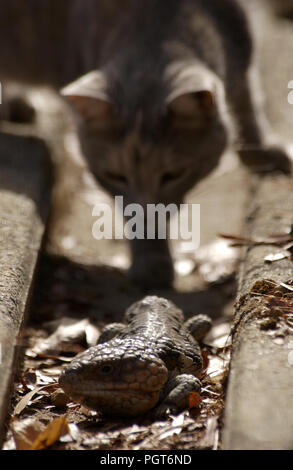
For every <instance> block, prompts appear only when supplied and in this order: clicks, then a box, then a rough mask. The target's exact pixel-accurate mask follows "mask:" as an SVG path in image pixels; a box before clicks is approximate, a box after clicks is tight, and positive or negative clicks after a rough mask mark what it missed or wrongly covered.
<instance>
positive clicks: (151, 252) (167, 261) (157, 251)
mask: <svg viewBox="0 0 293 470" xmlns="http://www.w3.org/2000/svg"><path fill="white" fill-rule="evenodd" d="M130 247H131V255H132V266H131V268H130V271H129V275H130V278H131V280H132V281H133V282H134V283H137V284H139V285H141V286H143V287H146V288H148V287H169V286H170V285H171V284H172V281H173V278H174V271H173V262H172V258H171V255H170V251H169V247H168V241H167V240H164V239H155V240H148V239H142V240H139V239H134V240H131V241H130Z"/></svg>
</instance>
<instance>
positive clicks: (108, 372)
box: [101, 365, 113, 375]
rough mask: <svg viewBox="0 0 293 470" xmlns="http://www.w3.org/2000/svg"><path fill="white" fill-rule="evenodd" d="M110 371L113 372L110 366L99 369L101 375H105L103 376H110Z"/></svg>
mask: <svg viewBox="0 0 293 470" xmlns="http://www.w3.org/2000/svg"><path fill="white" fill-rule="evenodd" d="M112 370H113V367H112V366H110V365H105V366H102V367H101V372H102V374H105V375H106V374H110V373H111V372H112Z"/></svg>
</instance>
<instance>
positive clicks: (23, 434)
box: [11, 417, 44, 450]
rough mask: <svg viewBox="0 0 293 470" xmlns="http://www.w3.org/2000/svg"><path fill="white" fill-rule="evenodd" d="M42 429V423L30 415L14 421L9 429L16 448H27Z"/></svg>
mask: <svg viewBox="0 0 293 470" xmlns="http://www.w3.org/2000/svg"><path fill="white" fill-rule="evenodd" d="M43 429H44V424H42V423H41V422H40V421H37V420H36V419H34V418H31V417H29V418H26V419H24V420H17V421H14V422H13V424H12V427H11V430H12V435H13V439H14V442H15V445H16V449H17V450H28V449H29V448H30V447H31V445H32V443H33V442H34V441H35V439H36V438H37V436H38V435H39V434H40V432H42V431H43Z"/></svg>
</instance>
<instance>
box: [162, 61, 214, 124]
mask: <svg viewBox="0 0 293 470" xmlns="http://www.w3.org/2000/svg"><path fill="white" fill-rule="evenodd" d="M167 76H168V79H169V82H171V92H170V94H169V96H168V98H167V108H168V110H169V111H170V112H171V114H173V115H174V116H175V117H178V118H179V119H182V121H183V122H184V121H186V123H188V120H190V121H191V122H192V121H193V122H195V121H198V122H200V121H203V120H206V119H208V118H210V117H212V116H214V114H215V112H216V83H215V79H214V77H213V76H212V74H211V73H210V72H209V71H207V70H205V69H202V68H201V67H199V66H198V65H197V64H195V65H194V64H187V65H184V64H182V63H175V64H172V65H171V66H170V67H169V69H168V70H167Z"/></svg>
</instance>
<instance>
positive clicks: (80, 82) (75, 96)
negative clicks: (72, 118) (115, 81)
mask: <svg viewBox="0 0 293 470" xmlns="http://www.w3.org/2000/svg"><path fill="white" fill-rule="evenodd" d="M61 95H62V96H64V98H66V99H67V100H68V101H69V102H70V103H71V104H72V105H73V107H74V108H75V110H76V111H77V112H78V113H79V114H80V116H81V117H82V118H83V119H84V120H86V121H87V122H88V123H98V124H99V123H100V124H101V125H103V124H107V123H108V122H109V121H110V120H111V117H112V112H113V106H112V104H111V103H110V101H109V99H108V97H107V93H106V80H105V77H104V75H103V73H102V72H99V71H93V72H90V73H88V74H86V75H84V76H82V77H80V78H78V79H77V80H75V81H74V82H72V83H70V84H69V85H67V86H66V87H64V88H62V90H61Z"/></svg>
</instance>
